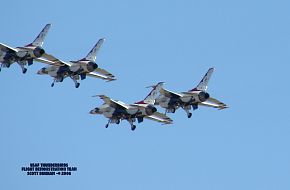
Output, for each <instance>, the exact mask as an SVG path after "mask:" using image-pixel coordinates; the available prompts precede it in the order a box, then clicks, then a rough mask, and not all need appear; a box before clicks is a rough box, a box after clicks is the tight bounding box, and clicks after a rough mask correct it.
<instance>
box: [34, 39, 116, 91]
mask: <svg viewBox="0 0 290 190" xmlns="http://www.w3.org/2000/svg"><path fill="white" fill-rule="evenodd" d="M104 41H105V39H104V38H102V39H100V40H99V41H98V42H97V43H96V45H95V46H94V47H93V49H92V50H91V51H90V52H89V53H88V55H87V56H86V57H84V58H83V59H80V60H78V61H70V62H64V61H62V60H59V59H57V58H55V57H54V56H52V55H46V56H45V58H46V60H43V59H42V60H39V61H40V62H43V63H47V64H49V66H48V67H43V68H42V69H40V70H39V71H38V72H37V74H40V75H44V74H47V75H50V76H51V77H53V78H54V80H53V82H52V84H51V87H53V86H54V83H55V82H62V81H63V80H64V79H65V78H66V77H70V78H71V79H72V80H73V81H74V83H75V87H76V88H78V87H79V86H80V83H79V82H78V80H79V79H81V80H84V79H85V78H86V76H91V77H96V78H100V79H103V80H106V81H113V80H116V79H115V76H114V75H112V74H111V73H109V72H108V71H106V70H104V69H101V68H99V67H98V65H97V64H96V62H95V61H96V55H97V52H98V51H99V49H100V47H101V45H102V44H103V42H104Z"/></svg>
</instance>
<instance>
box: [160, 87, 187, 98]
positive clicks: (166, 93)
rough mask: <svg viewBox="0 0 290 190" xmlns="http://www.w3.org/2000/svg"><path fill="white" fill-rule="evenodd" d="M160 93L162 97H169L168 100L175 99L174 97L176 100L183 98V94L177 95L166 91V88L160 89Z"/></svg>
mask: <svg viewBox="0 0 290 190" xmlns="http://www.w3.org/2000/svg"><path fill="white" fill-rule="evenodd" d="M160 93H161V94H162V95H164V96H166V97H168V98H173V97H175V98H180V97H182V95H181V94H178V93H175V92H172V91H169V90H166V89H164V88H161V89H160Z"/></svg>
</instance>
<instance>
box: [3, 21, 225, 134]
mask: <svg viewBox="0 0 290 190" xmlns="http://www.w3.org/2000/svg"><path fill="white" fill-rule="evenodd" d="M50 27H51V24H47V25H46V26H45V27H44V28H43V29H42V31H41V32H40V33H39V35H38V36H37V37H36V39H35V40H34V41H33V42H32V43H30V44H28V45H26V46H24V47H16V48H12V47H9V46H8V45H5V44H2V43H0V71H1V68H4V67H7V68H9V67H10V65H11V64H13V63H15V62H17V63H18V64H19V65H20V67H21V68H22V72H23V73H26V71H27V68H26V67H25V66H26V65H28V66H30V65H32V64H33V61H38V62H42V63H46V64H49V65H48V66H47V67H43V68H42V69H40V70H39V71H38V72H37V73H38V74H40V75H49V76H51V77H53V82H52V84H51V86H52V87H53V86H54V83H55V82H62V81H63V80H64V79H65V78H67V77H70V78H71V79H72V80H73V81H74V83H75V87H76V88H78V87H79V86H80V83H79V82H78V81H79V80H84V79H85V78H86V77H87V76H91V77H95V78H100V79H103V80H106V81H113V80H116V78H115V76H114V75H113V74H111V73H110V72H108V71H106V70H104V69H101V68H100V67H99V66H98V65H97V64H96V56H97V53H98V51H99V50H100V48H101V46H102V44H103V43H104V41H105V39H104V38H102V39H100V40H99V41H98V42H97V43H96V44H95V46H94V47H93V48H92V50H91V51H90V52H89V53H88V54H87V56H86V57H84V58H82V59H79V60H77V61H69V62H65V61H62V60H60V59H58V58H56V57H54V56H53V55H50V54H47V53H46V52H45V50H44V49H43V48H42V46H43V43H44V39H45V37H46V35H47V33H48V31H49V29H50ZM213 71H214V68H210V69H209V70H208V71H207V73H206V74H205V75H204V77H203V78H202V80H201V81H200V83H199V84H198V85H197V86H196V87H195V88H193V89H192V90H189V91H187V92H180V93H176V92H172V91H169V90H167V89H165V88H163V85H164V82H159V83H158V84H157V85H154V86H152V87H153V89H152V90H151V92H150V93H149V94H148V95H147V96H146V98H145V99H144V100H142V101H139V102H136V103H133V104H126V103H124V102H121V101H119V100H113V99H111V98H109V97H108V96H105V95H96V96H97V97H100V98H101V99H102V100H103V101H104V103H103V104H102V105H101V106H100V107H96V108H94V109H93V110H91V111H90V113H91V114H100V115H103V116H104V117H106V118H108V123H107V124H106V128H107V127H108V126H109V124H110V123H116V124H119V123H120V122H121V121H122V120H127V121H128V122H129V123H130V125H131V130H133V131H134V130H135V129H136V125H134V123H135V122H136V120H137V122H138V123H141V122H143V120H144V118H145V119H150V120H153V121H157V122H160V123H163V124H171V123H172V122H173V120H172V119H171V118H169V117H167V116H166V113H175V111H176V110H177V109H178V108H182V109H183V110H185V112H186V113H187V117H188V118H190V117H191V116H192V113H191V112H190V110H191V109H192V110H196V109H198V107H199V105H201V106H207V107H213V108H218V109H219V110H221V109H225V108H228V106H227V105H226V104H224V103H222V102H220V101H219V100H217V99H215V98H212V97H211V96H210V95H209V93H208V92H207V88H208V82H209V80H210V78H211V75H212V73H213ZM156 105H159V106H160V107H162V108H164V109H165V114H162V113H160V112H158V111H157V108H156V107H155V106H156Z"/></svg>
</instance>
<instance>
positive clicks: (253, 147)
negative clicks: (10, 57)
mask: <svg viewBox="0 0 290 190" xmlns="http://www.w3.org/2000/svg"><path fill="white" fill-rule="evenodd" d="M1 7H2V8H1V14H2V19H1V30H0V36H1V37H0V39H1V40H0V41H1V43H5V44H8V45H10V46H13V47H15V46H21V45H25V44H28V43H30V42H31V41H32V40H33V39H34V38H35V36H36V35H37V34H38V32H39V31H40V30H41V29H42V28H43V27H44V25H45V24H46V23H52V24H53V26H52V28H51V30H50V32H49V34H48V36H47V38H46V41H45V44H44V47H45V49H46V51H47V52H48V53H52V54H54V55H55V56H57V57H59V58H61V59H63V60H67V61H68V60H75V59H78V58H82V57H83V56H84V55H86V54H87V52H88V51H89V50H90V49H91V48H92V46H93V45H94V44H95V43H96V41H97V40H98V39H99V38H101V37H105V38H106V39H107V41H106V42H105V43H104V45H103V47H102V49H101V50H100V52H99V54H98V56H97V63H98V64H99V66H100V67H102V68H105V69H107V70H109V71H111V72H112V73H113V74H115V75H116V77H117V78H118V80H117V81H114V82H111V83H106V82H103V81H101V80H98V79H91V78H89V79H87V80H85V81H82V82H81V86H80V88H79V89H75V87H74V84H73V82H72V81H71V80H70V79H67V80H65V81H64V82H63V83H61V84H59V83H57V84H56V85H55V87H53V88H51V87H50V84H51V81H52V79H51V78H49V77H48V76H40V75H36V72H37V70H38V69H40V68H41V67H43V66H44V65H43V64H41V63H35V64H34V65H33V66H31V67H29V69H28V72H27V73H26V74H25V75H23V74H22V73H21V69H20V68H19V67H18V65H13V66H11V68H10V69H5V70H4V69H3V70H2V72H1V73H0V81H1V96H0V98H1V106H0V115H1V116H0V117H1V123H0V126H1V127H0V147H1V156H0V168H1V172H0V179H1V180H0V189H42V190H48V189H49V190H50V189H61V188H62V189H70V190H76V189H110V190H115V189H124V190H136V189H142V190H143V189H144V190H147V189H156V190H157V189H168V190H171V189H172V190H175V189H200V190H213V189H215V190H232V189H235V190H245V189H247V190H257V189H263V190H276V189H279V190H289V189H290V180H289V179H290V150H289V144H290V128H289V127H290V125H289V123H290V117H289V106H290V105H289V101H288V98H289V96H290V88H289V69H290V66H289V65H290V22H289V21H290V13H289V7H290V2H289V1H286V0H284V1H283V0H276V1H270V0H269V1H268V0H266V1H262V0H257V1H251V0H243V1H230V0H220V1H213V0H192V1H189V0H188V1H184V0H178V1H165V0H164V1H153V0H147V1H142V2H141V1H138V2H137V1H133V0H131V1H130V0H125V1H112V0H103V1H86V0H83V1H73V2H69V3H68V2H66V1H64V2H61V1H55V0H52V1H41V2H39V1H29V2H28V1H13V2H12V1H4V2H2V3H1ZM212 66H214V67H215V68H216V70H215V72H214V74H213V76H212V79H211V81H210V84H209V93H210V94H211V95H212V96H213V97H215V98H218V99H220V100H221V101H223V102H225V103H227V104H228V105H229V106H230V109H227V110H223V111H218V110H215V109H211V108H200V109H199V110H197V111H195V112H194V113H193V116H192V118H191V119H187V117H186V114H185V112H184V111H183V110H178V111H177V112H176V113H175V114H170V117H171V118H172V119H174V124H173V125H169V126H164V125H160V124H159V123H155V122H153V121H145V122H143V123H141V124H139V125H138V126H137V129H136V130H135V131H134V132H132V131H131V130H130V127H129V124H128V123H127V122H126V121H123V122H122V123H121V124H120V125H111V126H110V127H109V128H108V129H105V127H104V126H105V124H106V122H107V120H106V119H105V118H104V117H102V116H93V115H90V114H88V112H89V111H90V110H91V109H92V108H94V107H96V106H99V105H101V103H102V102H101V101H100V100H99V99H96V98H92V97H91V96H92V95H95V94H106V95H108V96H110V97H112V98H115V99H120V100H122V101H124V102H128V103H131V102H135V101H137V100H141V99H143V98H144V97H145V96H146V95H147V93H148V89H146V88H144V87H145V86H148V85H152V84H154V83H157V82H159V81H165V82H166V84H165V85H166V88H168V89H170V90H173V91H177V92H179V91H186V90H189V89H191V88H193V87H194V86H195V85H196V84H197V83H198V82H199V80H200V79H201V77H202V76H203V75H204V73H205V72H206V71H207V69H208V68H209V67H212ZM159 110H160V111H163V110H162V109H160V108H159ZM30 162H67V163H69V164H71V165H74V166H77V167H78V171H77V172H76V173H74V175H72V176H67V177H65V176H48V177H43V176H35V177H32V176H26V175H25V174H24V173H22V172H21V171H20V168H21V167H22V166H26V165H28V164H29V163H30Z"/></svg>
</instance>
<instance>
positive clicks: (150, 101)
mask: <svg viewBox="0 0 290 190" xmlns="http://www.w3.org/2000/svg"><path fill="white" fill-rule="evenodd" d="M163 84H164V82H159V83H158V84H156V85H154V86H149V87H152V88H153V89H152V90H151V92H150V93H149V94H148V95H147V96H146V98H145V99H144V100H142V101H140V102H137V104H154V103H155V99H156V98H157V95H158V92H159V91H160V89H161V88H162V86H163Z"/></svg>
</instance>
